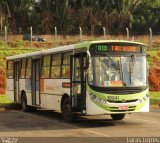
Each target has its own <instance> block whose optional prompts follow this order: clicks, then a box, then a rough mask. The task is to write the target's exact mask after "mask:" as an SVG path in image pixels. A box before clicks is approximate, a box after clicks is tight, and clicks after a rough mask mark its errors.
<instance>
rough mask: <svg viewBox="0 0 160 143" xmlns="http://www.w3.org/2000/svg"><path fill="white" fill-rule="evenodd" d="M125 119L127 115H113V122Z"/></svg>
mask: <svg viewBox="0 0 160 143" xmlns="http://www.w3.org/2000/svg"><path fill="white" fill-rule="evenodd" d="M124 117H125V114H111V118H112V119H113V120H122V119H123V118H124Z"/></svg>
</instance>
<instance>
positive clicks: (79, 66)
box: [70, 53, 86, 113]
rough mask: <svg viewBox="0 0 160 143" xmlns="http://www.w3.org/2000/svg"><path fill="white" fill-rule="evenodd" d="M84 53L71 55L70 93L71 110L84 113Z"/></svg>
mask: <svg viewBox="0 0 160 143" xmlns="http://www.w3.org/2000/svg"><path fill="white" fill-rule="evenodd" d="M85 59H86V54H85V53H78V54H75V55H71V63H70V65H71V66H70V67H71V69H70V71H71V72H70V73H71V75H70V83H71V87H70V95H71V106H72V111H73V112H74V111H75V112H81V113H84V110H85V109H86V78H85V73H84V72H85V70H84V62H85Z"/></svg>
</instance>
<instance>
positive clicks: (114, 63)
mask: <svg viewBox="0 0 160 143" xmlns="http://www.w3.org/2000/svg"><path fill="white" fill-rule="evenodd" d="M107 57H108V59H109V60H110V61H111V62H112V64H113V65H114V67H115V68H116V69H117V70H120V67H119V65H117V63H116V62H115V61H114V60H113V59H112V58H111V57H109V56H107Z"/></svg>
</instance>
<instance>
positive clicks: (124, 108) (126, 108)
mask: <svg viewBox="0 0 160 143" xmlns="http://www.w3.org/2000/svg"><path fill="white" fill-rule="evenodd" d="M119 110H128V106H127V105H123V106H119Z"/></svg>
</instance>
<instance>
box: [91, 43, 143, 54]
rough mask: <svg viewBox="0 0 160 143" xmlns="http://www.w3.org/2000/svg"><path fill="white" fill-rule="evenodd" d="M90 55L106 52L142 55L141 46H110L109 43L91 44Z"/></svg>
mask: <svg viewBox="0 0 160 143" xmlns="http://www.w3.org/2000/svg"><path fill="white" fill-rule="evenodd" d="M90 52H91V53H92V54H101V53H106V52H121V53H142V45H126V43H125V44H124V45H122V43H121V44H119V43H118V44H115V43H114V44H113V45H112V44H110V43H97V44H92V45H91V47H90Z"/></svg>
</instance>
